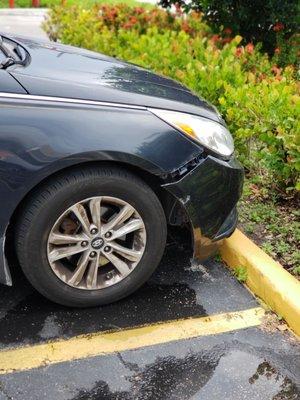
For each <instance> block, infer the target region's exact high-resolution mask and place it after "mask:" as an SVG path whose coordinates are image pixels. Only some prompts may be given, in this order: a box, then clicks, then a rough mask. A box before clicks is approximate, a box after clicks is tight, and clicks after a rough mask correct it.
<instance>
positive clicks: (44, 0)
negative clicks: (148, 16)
mask: <svg viewBox="0 0 300 400" xmlns="http://www.w3.org/2000/svg"><path fill="white" fill-rule="evenodd" d="M61 2H62V1H61V0H40V6H41V7H52V6H55V5H57V4H61ZM97 3H98V4H101V3H105V4H118V3H125V4H128V5H137V4H138V5H142V4H141V3H140V2H138V1H135V0H67V1H66V5H72V4H80V5H82V6H85V7H90V6H91V5H93V4H97ZM31 4H32V1H31V0H15V7H16V8H18V7H20V8H23V7H24V8H28V7H31ZM0 8H8V0H0Z"/></svg>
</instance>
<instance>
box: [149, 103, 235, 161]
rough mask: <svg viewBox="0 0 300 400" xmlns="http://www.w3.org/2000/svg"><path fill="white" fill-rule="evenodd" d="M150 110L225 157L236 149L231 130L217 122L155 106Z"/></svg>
mask: <svg viewBox="0 0 300 400" xmlns="http://www.w3.org/2000/svg"><path fill="white" fill-rule="evenodd" d="M149 111H151V112H152V113H153V114H155V115H157V116H158V117H159V118H161V119H162V120H163V121H165V122H167V123H168V124H170V125H172V126H174V127H175V128H177V129H179V130H180V131H181V132H183V133H184V134H186V135H187V136H189V137H191V138H193V139H194V140H196V141H198V142H199V143H201V144H202V145H203V146H204V147H207V148H208V149H210V150H212V151H213V152H215V153H217V154H219V155H221V156H223V157H229V156H231V154H232V153H233V151H234V143H233V139H232V136H231V134H230V132H228V130H227V129H226V128H225V127H224V126H222V125H221V124H218V123H217V122H214V121H211V120H209V119H206V118H202V117H197V116H195V115H191V114H186V113H181V112H176V111H168V110H156V109H153V108H151V109H150V110H149Z"/></svg>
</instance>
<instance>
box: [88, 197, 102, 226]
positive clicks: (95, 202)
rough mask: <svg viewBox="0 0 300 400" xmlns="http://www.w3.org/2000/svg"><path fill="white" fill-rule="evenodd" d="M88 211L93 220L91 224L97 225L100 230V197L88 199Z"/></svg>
mask: <svg viewBox="0 0 300 400" xmlns="http://www.w3.org/2000/svg"><path fill="white" fill-rule="evenodd" d="M89 207H90V212H91V216H92V220H93V224H94V225H95V226H96V227H97V229H98V231H99V232H100V229H101V197H100V198H99V197H97V198H95V199H92V200H90V202H89Z"/></svg>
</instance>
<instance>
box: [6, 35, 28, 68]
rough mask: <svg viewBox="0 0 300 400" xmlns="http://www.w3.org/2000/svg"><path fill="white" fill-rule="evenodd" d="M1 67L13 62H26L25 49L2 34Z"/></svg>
mask: <svg viewBox="0 0 300 400" xmlns="http://www.w3.org/2000/svg"><path fill="white" fill-rule="evenodd" d="M0 52H1V53H2V54H1V56H0V68H7V67H8V66H10V65H13V64H22V65H23V64H24V62H25V59H26V52H25V50H24V49H23V48H22V47H21V46H19V45H18V43H16V42H14V41H13V40H10V39H8V38H6V37H3V36H1V35H0Z"/></svg>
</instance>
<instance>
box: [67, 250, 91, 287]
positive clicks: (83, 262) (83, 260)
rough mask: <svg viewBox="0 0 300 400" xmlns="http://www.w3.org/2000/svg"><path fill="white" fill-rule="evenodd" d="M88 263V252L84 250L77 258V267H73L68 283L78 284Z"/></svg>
mask: <svg viewBox="0 0 300 400" xmlns="http://www.w3.org/2000/svg"><path fill="white" fill-rule="evenodd" d="M88 263H89V252H88V251H85V252H84V253H83V254H82V256H81V257H80V259H79V260H78V263H77V268H76V269H75V271H74V273H73V275H72V276H71V278H70V279H69V281H68V283H69V284H70V285H75V286H77V285H79V283H80V282H81V280H82V278H83V275H84V273H85V271H86V268H87V265H88Z"/></svg>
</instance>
